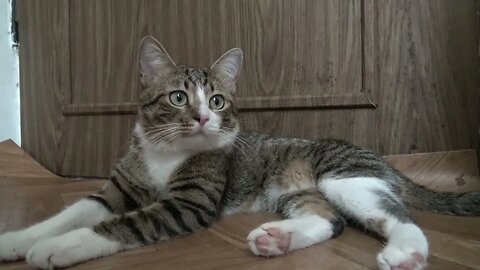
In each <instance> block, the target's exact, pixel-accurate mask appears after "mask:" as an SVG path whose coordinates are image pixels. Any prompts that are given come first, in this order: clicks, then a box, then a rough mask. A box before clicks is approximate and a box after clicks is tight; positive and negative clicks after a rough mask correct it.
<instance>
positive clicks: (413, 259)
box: [377, 246, 427, 270]
mask: <svg viewBox="0 0 480 270" xmlns="http://www.w3.org/2000/svg"><path fill="white" fill-rule="evenodd" d="M377 263H378V267H379V268H380V269H381V270H420V269H424V268H425V267H426V265H427V261H426V255H423V254H421V253H420V252H419V251H418V250H416V249H414V248H411V247H398V246H387V247H386V248H385V249H384V250H383V251H382V252H381V253H379V254H378V255H377Z"/></svg>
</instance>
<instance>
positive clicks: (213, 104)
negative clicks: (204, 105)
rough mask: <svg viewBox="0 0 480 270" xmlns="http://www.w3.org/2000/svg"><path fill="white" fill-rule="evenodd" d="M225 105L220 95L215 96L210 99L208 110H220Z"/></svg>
mask: <svg viewBox="0 0 480 270" xmlns="http://www.w3.org/2000/svg"><path fill="white" fill-rule="evenodd" d="M224 105H225V100H224V99H223V97H222V96H221V95H215V96H213V97H212V98H210V108H212V109H213V110H220V109H222V108H223V106H224Z"/></svg>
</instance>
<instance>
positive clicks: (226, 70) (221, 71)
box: [210, 48, 243, 92]
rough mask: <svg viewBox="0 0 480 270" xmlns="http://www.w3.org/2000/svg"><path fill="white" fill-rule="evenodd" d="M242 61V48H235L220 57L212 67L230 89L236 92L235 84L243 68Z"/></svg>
mask: <svg viewBox="0 0 480 270" xmlns="http://www.w3.org/2000/svg"><path fill="white" fill-rule="evenodd" d="M242 61H243V52H242V50H241V49H239V48H234V49H231V50H229V51H228V52H226V53H224V54H223V55H222V56H221V57H220V58H218V60H217V61H215V63H213V65H212V66H211V67H210V69H211V70H212V72H213V73H214V74H215V75H216V76H217V77H218V78H219V79H220V80H221V81H222V83H223V84H224V85H225V86H226V87H227V88H228V89H229V90H230V91H232V92H235V88H236V87H235V84H236V83H237V80H238V78H239V77H240V71H241V70H242Z"/></svg>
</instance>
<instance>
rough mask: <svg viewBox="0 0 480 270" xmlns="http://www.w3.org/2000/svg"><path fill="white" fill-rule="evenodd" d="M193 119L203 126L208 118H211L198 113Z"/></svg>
mask: <svg viewBox="0 0 480 270" xmlns="http://www.w3.org/2000/svg"><path fill="white" fill-rule="evenodd" d="M193 119H195V121H197V122H198V123H199V124H200V126H202V127H203V126H204V125H205V124H206V123H207V122H208V120H210V118H208V116H206V115H196V116H194V117H193Z"/></svg>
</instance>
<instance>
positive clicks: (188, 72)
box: [174, 66, 211, 84]
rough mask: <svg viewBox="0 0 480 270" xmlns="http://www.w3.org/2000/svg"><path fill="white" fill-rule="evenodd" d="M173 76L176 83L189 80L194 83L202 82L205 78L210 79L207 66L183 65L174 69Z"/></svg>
mask: <svg viewBox="0 0 480 270" xmlns="http://www.w3.org/2000/svg"><path fill="white" fill-rule="evenodd" d="M174 77H175V79H176V81H177V82H178V83H183V82H184V81H190V82H193V83H195V84H197V83H204V82H205V80H208V79H211V76H210V69H209V68H189V67H183V66H180V67H178V68H177V69H176V70H175V72H174Z"/></svg>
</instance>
